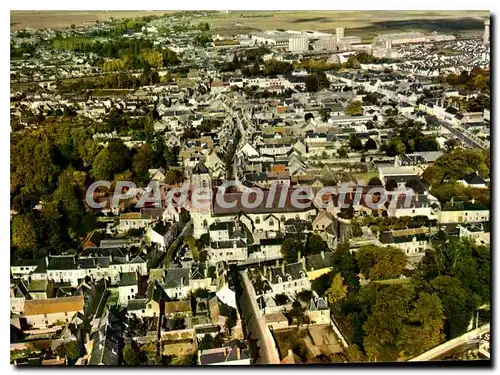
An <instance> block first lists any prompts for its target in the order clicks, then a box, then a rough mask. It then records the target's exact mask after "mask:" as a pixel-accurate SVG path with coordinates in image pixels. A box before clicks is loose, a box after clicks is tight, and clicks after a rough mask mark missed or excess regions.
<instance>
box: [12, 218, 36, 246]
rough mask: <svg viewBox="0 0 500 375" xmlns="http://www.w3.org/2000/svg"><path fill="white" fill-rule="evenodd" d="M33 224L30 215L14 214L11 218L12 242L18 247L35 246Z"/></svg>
mask: <svg viewBox="0 0 500 375" xmlns="http://www.w3.org/2000/svg"><path fill="white" fill-rule="evenodd" d="M35 233H36V231H35V226H34V223H33V218H32V216H31V215H16V216H14V218H13V219H12V244H13V245H14V246H16V247H18V248H20V249H31V248H34V247H36V246H37V238H36V234H35Z"/></svg>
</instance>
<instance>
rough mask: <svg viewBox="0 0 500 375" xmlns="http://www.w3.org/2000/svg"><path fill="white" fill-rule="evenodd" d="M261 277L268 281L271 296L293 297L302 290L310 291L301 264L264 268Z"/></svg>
mask: <svg viewBox="0 0 500 375" xmlns="http://www.w3.org/2000/svg"><path fill="white" fill-rule="evenodd" d="M263 276H264V277H265V278H266V279H267V280H268V282H269V286H270V287H271V290H270V291H269V292H267V293H271V294H273V295H276V294H287V295H289V296H291V295H294V294H296V293H298V292H301V291H303V290H309V289H311V284H310V282H309V280H308V278H307V275H306V272H305V268H304V266H303V263H302V262H296V263H289V264H286V265H285V264H282V265H281V266H275V267H269V268H267V267H265V266H264V273H263Z"/></svg>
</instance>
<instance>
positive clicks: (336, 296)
mask: <svg viewBox="0 0 500 375" xmlns="http://www.w3.org/2000/svg"><path fill="white" fill-rule="evenodd" d="M326 296H327V297H328V302H330V303H336V302H338V301H341V300H343V299H344V298H346V297H347V285H345V284H344V278H343V277H342V275H341V274H340V273H337V274H336V275H335V276H334V277H333V280H332V283H331V285H330V288H328V290H327V291H326Z"/></svg>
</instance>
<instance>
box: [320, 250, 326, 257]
mask: <svg viewBox="0 0 500 375" xmlns="http://www.w3.org/2000/svg"><path fill="white" fill-rule="evenodd" d="M321 259H325V252H324V251H323V250H321Z"/></svg>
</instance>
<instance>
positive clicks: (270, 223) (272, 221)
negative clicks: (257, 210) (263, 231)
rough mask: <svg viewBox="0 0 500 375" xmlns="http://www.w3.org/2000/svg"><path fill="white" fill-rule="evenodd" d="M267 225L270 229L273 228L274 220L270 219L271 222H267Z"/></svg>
mask: <svg viewBox="0 0 500 375" xmlns="http://www.w3.org/2000/svg"><path fill="white" fill-rule="evenodd" d="M269 225H270V226H271V227H274V220H272V219H271V220H269Z"/></svg>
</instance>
